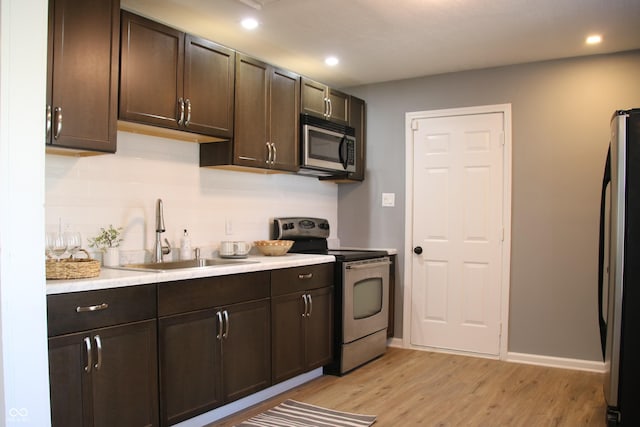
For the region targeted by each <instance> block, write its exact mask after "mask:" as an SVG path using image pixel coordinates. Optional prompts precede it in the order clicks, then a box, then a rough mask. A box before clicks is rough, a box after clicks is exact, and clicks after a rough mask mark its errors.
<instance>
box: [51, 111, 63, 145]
mask: <svg viewBox="0 0 640 427" xmlns="http://www.w3.org/2000/svg"><path fill="white" fill-rule="evenodd" d="M53 112H54V120H55V122H56V130H55V132H54V133H53V138H54V139H58V137H59V136H60V132H62V108H61V107H56V108H55V109H54V110H53Z"/></svg>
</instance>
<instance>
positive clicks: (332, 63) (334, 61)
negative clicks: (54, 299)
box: [324, 56, 340, 67]
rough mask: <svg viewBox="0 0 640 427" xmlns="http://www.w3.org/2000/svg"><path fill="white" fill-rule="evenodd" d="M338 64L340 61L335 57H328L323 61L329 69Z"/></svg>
mask: <svg viewBox="0 0 640 427" xmlns="http://www.w3.org/2000/svg"><path fill="white" fill-rule="evenodd" d="M339 62H340V60H339V59H338V58H336V57H335V56H328V57H327V58H326V59H325V60H324V63H325V64H327V65H328V66H330V67H335V66H336V65H338V63H339Z"/></svg>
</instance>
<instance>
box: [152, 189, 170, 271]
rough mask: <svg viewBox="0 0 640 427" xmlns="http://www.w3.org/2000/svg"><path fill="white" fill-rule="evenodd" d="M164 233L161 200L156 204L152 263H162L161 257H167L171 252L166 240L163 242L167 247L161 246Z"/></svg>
mask: <svg viewBox="0 0 640 427" xmlns="http://www.w3.org/2000/svg"><path fill="white" fill-rule="evenodd" d="M165 231H166V230H165V228H164V214H163V213H162V199H158V201H157V202H156V245H155V248H154V257H153V261H154V262H162V261H163V259H162V256H163V255H168V254H169V253H170V252H171V246H170V244H169V241H168V240H167V239H166V238H165V239H164V241H165V243H166V244H167V246H162V233H164V232H165Z"/></svg>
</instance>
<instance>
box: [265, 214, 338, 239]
mask: <svg viewBox="0 0 640 427" xmlns="http://www.w3.org/2000/svg"><path fill="white" fill-rule="evenodd" d="M329 231H330V229H329V221H327V220H326V219H323V218H307V217H288V218H275V219H274V220H273V238H274V239H278V240H299V239H326V238H328V237H329Z"/></svg>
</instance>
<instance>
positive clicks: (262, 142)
mask: <svg viewBox="0 0 640 427" xmlns="http://www.w3.org/2000/svg"><path fill="white" fill-rule="evenodd" d="M236 58H237V59H236V117H235V131H234V141H233V162H234V164H236V165H240V166H250V167H258V168H268V167H269V164H268V163H267V157H268V150H267V141H268V139H267V123H268V121H269V117H268V112H269V111H268V96H269V94H268V88H269V86H268V85H269V66H268V65H267V64H265V63H264V62H260V61H258V60H255V59H253V58H250V57H248V56H245V55H240V54H237V56H236Z"/></svg>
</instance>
